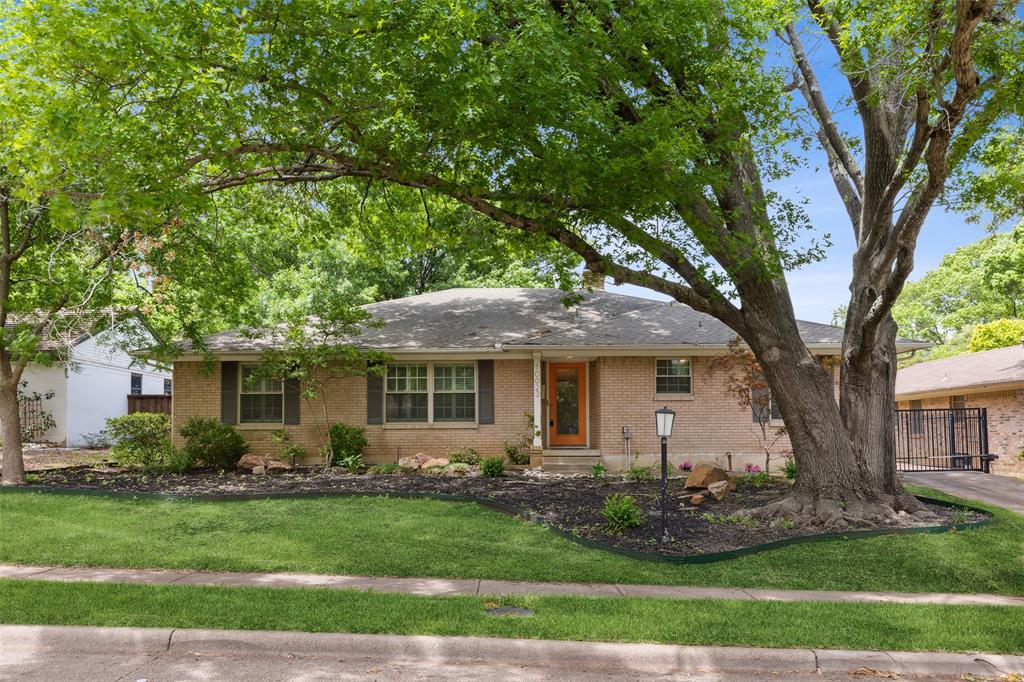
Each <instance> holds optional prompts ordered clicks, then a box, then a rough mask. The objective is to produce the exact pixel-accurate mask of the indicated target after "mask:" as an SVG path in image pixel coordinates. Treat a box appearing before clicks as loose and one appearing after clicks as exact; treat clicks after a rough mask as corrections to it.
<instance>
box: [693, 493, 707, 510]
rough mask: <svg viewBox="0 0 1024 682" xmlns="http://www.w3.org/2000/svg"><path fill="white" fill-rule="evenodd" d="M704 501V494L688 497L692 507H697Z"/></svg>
mask: <svg viewBox="0 0 1024 682" xmlns="http://www.w3.org/2000/svg"><path fill="white" fill-rule="evenodd" d="M703 502H704V496H703V495H700V494H697V495H694V496H693V497H691V498H690V504H692V505H693V506H694V507H699V506H700V505H701V504H702V503H703Z"/></svg>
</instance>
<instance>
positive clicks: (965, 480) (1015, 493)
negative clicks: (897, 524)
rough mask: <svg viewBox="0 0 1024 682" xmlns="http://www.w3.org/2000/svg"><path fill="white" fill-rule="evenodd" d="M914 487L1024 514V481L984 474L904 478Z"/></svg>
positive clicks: (925, 474)
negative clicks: (937, 491)
mask: <svg viewBox="0 0 1024 682" xmlns="http://www.w3.org/2000/svg"><path fill="white" fill-rule="evenodd" d="M902 476H903V480H904V481H906V482H907V483H911V484H913V485H919V486H923V487H925V488H934V489H935V490H941V491H942V492H944V493H949V494H950V495H956V496H957V497H962V498H964V499H965V500H980V501H981V502H988V503H989V504H994V505H996V506H997V507H1006V508H1007V509H1012V510H1013V511H1015V512H1017V513H1018V514H1024V479H1022V478H1015V477H1013V476H999V475H997V474H983V473H981V472H980V471H916V472H913V473H906V474H902Z"/></svg>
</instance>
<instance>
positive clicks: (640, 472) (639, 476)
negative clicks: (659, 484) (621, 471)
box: [626, 466, 654, 483]
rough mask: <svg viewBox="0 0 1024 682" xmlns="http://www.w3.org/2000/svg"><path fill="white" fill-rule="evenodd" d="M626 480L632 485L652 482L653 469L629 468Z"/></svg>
mask: <svg viewBox="0 0 1024 682" xmlns="http://www.w3.org/2000/svg"><path fill="white" fill-rule="evenodd" d="M626 480H627V481H633V482H634V483H641V482H643V481H653V480H654V469H652V468H651V467H639V466H631V467H629V470H627V471H626Z"/></svg>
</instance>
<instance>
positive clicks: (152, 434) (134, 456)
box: [104, 412, 172, 469]
mask: <svg viewBox="0 0 1024 682" xmlns="http://www.w3.org/2000/svg"><path fill="white" fill-rule="evenodd" d="M104 433H105V434H106V435H107V437H108V438H109V439H110V441H111V442H112V443H113V447H111V448H110V457H111V458H112V459H113V460H114V461H115V462H117V463H118V464H120V465H121V466H124V467H139V468H142V469H161V468H163V467H164V466H165V465H166V464H167V458H168V455H169V454H170V452H171V449H172V448H171V416H170V415H169V414H155V413H152V412H135V413H133V414H124V415H121V416H119V417H111V418H109V419H107V428H106V429H104Z"/></svg>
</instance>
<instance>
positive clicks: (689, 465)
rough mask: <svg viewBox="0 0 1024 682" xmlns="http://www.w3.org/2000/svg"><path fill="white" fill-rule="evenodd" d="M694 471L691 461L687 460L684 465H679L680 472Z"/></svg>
mask: <svg viewBox="0 0 1024 682" xmlns="http://www.w3.org/2000/svg"><path fill="white" fill-rule="evenodd" d="M692 469H693V463H692V462H690V460H686V461H685V462H683V463H682V464H680V465H679V470H680V471H691V470H692Z"/></svg>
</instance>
